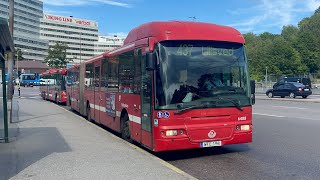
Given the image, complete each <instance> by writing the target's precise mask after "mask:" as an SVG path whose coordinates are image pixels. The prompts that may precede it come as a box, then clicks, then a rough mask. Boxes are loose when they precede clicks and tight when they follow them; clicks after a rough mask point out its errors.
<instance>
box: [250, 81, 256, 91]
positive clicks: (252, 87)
mask: <svg viewBox="0 0 320 180" xmlns="http://www.w3.org/2000/svg"><path fill="white" fill-rule="evenodd" d="M250 87H251V94H255V93H256V81H255V80H251V81H250Z"/></svg>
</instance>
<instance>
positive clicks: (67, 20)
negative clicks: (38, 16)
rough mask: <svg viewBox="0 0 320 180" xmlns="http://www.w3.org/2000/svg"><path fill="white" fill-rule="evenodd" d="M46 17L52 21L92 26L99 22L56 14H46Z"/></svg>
mask: <svg viewBox="0 0 320 180" xmlns="http://www.w3.org/2000/svg"><path fill="white" fill-rule="evenodd" d="M44 19H46V20H50V21H56V22H57V21H58V22H64V23H72V24H76V25H80V26H81V25H82V26H92V27H97V23H96V22H94V21H88V20H81V19H75V18H71V17H63V16H56V15H48V14H45V15H44Z"/></svg>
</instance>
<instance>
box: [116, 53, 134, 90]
mask: <svg viewBox="0 0 320 180" xmlns="http://www.w3.org/2000/svg"><path fill="white" fill-rule="evenodd" d="M133 52H134V51H133V50H132V51H129V52H126V53H124V54H120V55H119V82H120V92H122V93H133V89H134V79H133V78H134V67H135V66H134V54H133Z"/></svg>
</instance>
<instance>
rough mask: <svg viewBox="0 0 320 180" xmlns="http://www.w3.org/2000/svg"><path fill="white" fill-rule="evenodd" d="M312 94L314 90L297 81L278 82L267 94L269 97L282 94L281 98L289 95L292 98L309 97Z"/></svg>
mask: <svg viewBox="0 0 320 180" xmlns="http://www.w3.org/2000/svg"><path fill="white" fill-rule="evenodd" d="M311 94H312V91H311V89H310V88H309V87H306V86H305V85H303V84H301V83H297V82H287V83H276V84H275V85H274V86H273V89H269V90H267V92H266V95H267V96H268V97H269V98H273V97H275V96H280V97H281V98H284V97H285V96H289V97H290V98H295V97H296V96H302V97H303V98H307V97H308V96H310V95H311Z"/></svg>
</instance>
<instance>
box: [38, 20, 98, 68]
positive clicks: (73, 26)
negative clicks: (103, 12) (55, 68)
mask: <svg viewBox="0 0 320 180" xmlns="http://www.w3.org/2000/svg"><path fill="white" fill-rule="evenodd" d="M40 35H41V38H42V39H46V40H48V41H49V46H53V45H55V44H56V43H61V44H66V45H67V46H68V48H67V58H70V59H72V60H73V63H79V62H81V61H84V60H87V59H89V58H91V57H93V56H94V55H95V43H96V42H97V41H98V24H97V22H96V21H91V20H84V19H78V18H73V17H65V16H59V15H50V14H44V15H43V18H42V19H41V24H40Z"/></svg>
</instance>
